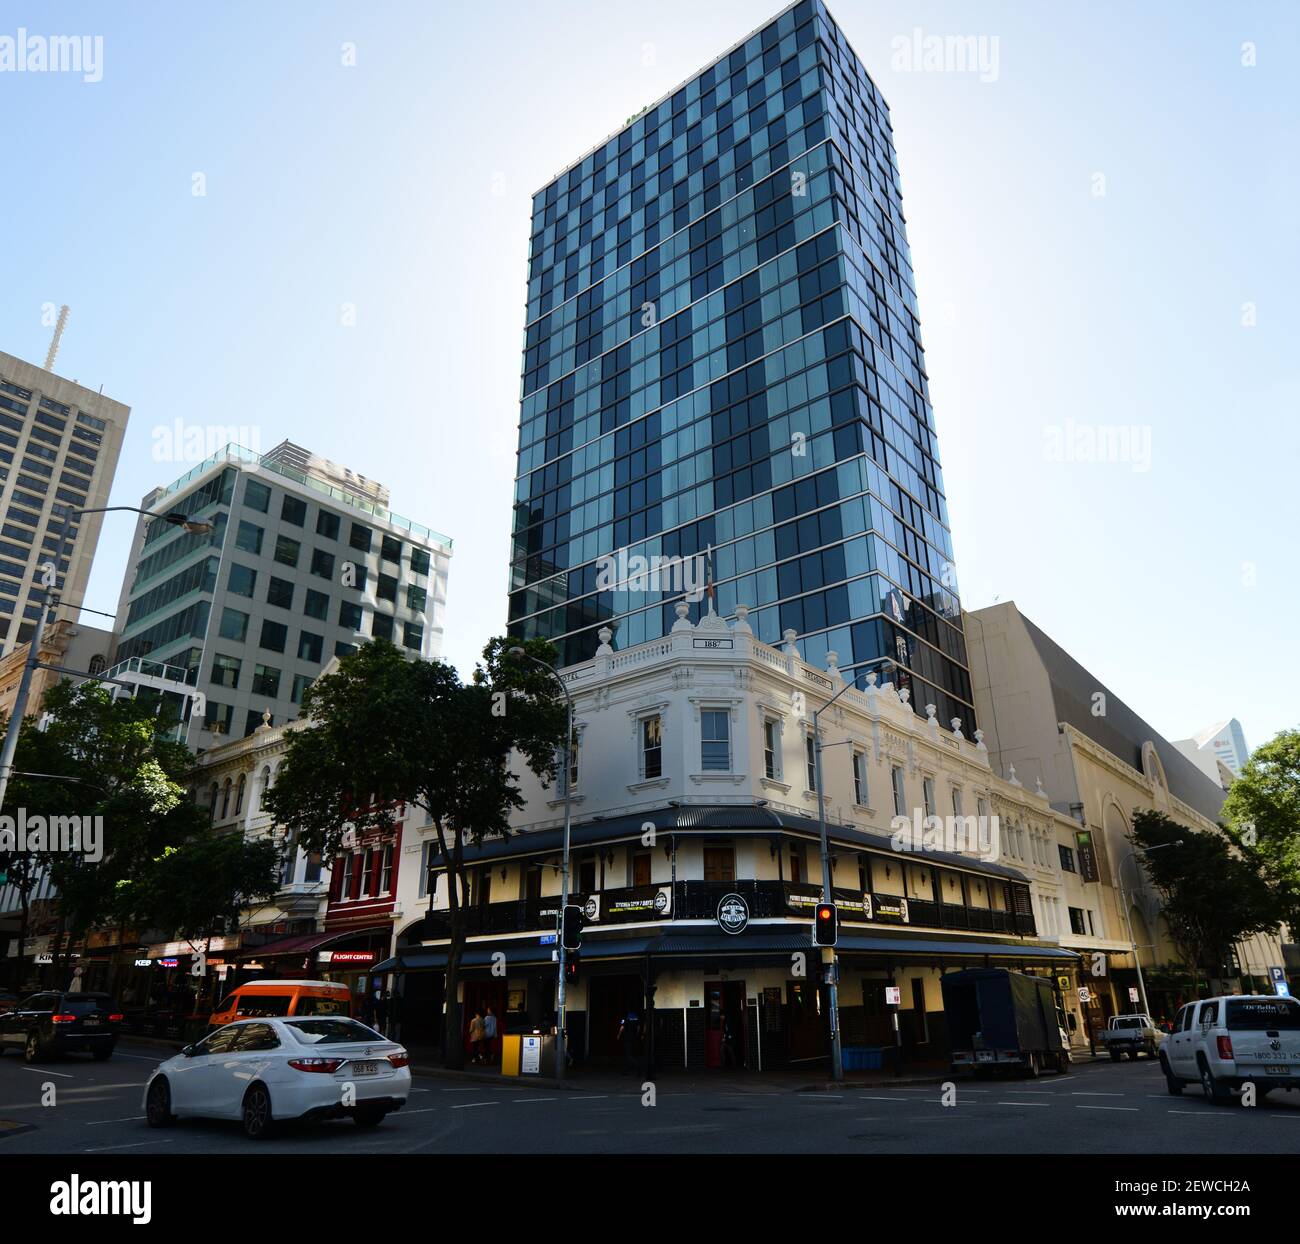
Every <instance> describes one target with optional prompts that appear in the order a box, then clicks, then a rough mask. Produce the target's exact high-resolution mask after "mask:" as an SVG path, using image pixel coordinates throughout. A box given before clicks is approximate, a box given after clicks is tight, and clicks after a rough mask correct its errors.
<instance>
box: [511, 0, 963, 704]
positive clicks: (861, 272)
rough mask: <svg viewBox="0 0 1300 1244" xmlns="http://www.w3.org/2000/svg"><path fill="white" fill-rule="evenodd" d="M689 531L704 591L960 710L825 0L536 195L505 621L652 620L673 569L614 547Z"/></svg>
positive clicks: (928, 461)
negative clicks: (703, 562)
mask: <svg viewBox="0 0 1300 1244" xmlns="http://www.w3.org/2000/svg"><path fill="white" fill-rule="evenodd" d="M706 549H711V550H712V574H713V578H714V580H715V583H716V593H717V595H716V602H717V610H718V612H719V613H721V614H724V615H725V614H729V613H731V612H732V611H733V610H734V608H735V606H736V605H737V604H745V605H748V606H749V607H750V609H751V613H750V623H751V625H753V626H754V628H755V631H756V633H757V634H758V636H759V637H760V638H761V639H762V640H764V641H766V642H768V643H773V644H775V643H780V642H781V641H782V636H783V634H784V633H785V632H786V631H787V630H788V629H793V630H794V631H795V632H797V635H798V639H797V644H798V647H799V650H800V653H801V655H802V656H803V657H804V659H805V660H807V661H810V662H813V663H815V664H821V663H823V662H824V661H825V658H826V653H827V651H828V650H834V651H836V652H837V653H838V654H839V664H840V667H841V669H843V670H845V671H846V675H847V674H848V671H850V670H852V669H858V670H861V669H862V668H864V667H865V666H867V665H868V664H870V665H871V667H872V668H876V669H880V670H881V672H882V675H883V677H882V680H883V678H884V677H887V678H892V679H893V680H895V681H896V682H899V683H902V684H905V685H908V686H910V688H911V691H912V702H913V704H914V705H915V706H916V707H917V710H918V711H923V707H924V705H926V704H934V705H936V707H937V710H938V716H939V719H940V720H941V721H942V722H944V723H945V724H946V723H947V721H948V720H949V719H950V718H952V717H961V718H962V719H963V721H964V722H965V723H966V724H967V728H968V729H970V728H971V727H973V725H974V718H975V714H974V709H973V707H972V697H971V688H970V677H969V674H968V671H967V661H966V648H965V642H964V638H963V634H962V623H961V610H960V606H959V604H958V598H957V590H956V580H955V576H954V574H953V571H952V545H951V540H950V537H949V532H948V519H947V507H946V504H945V500H944V488H943V475H942V472H941V470H940V466H939V458H938V450H937V445H936V438H935V431H934V421H933V417H932V413H931V409H930V403H929V397H928V383H927V379H926V374H925V360H924V355H923V353H922V349H921V339H920V327H919V319H918V312H917V303H916V295H915V291H914V282H913V276H912V265H911V255H910V252H909V250H908V245H907V236H906V229H905V224H904V219H903V211H902V195H901V192H900V189H899V177H898V168H897V163H896V159H895V154H894V146H893V139H892V129H891V125H890V120H889V110H888V108H887V106H886V104H885V101H884V99H883V98H882V97H881V95H880V92H879V91H878V90H877V89H876V86H875V84H874V83H873V82H872V81H871V79H870V78H869V77H868V75H867V72H866V70H865V69H864V68H863V65H862V62H861V61H860V60H858V58H857V56H856V55H855V54H854V52H853V50H852V49H851V48H850V47H849V45H848V43H847V41H846V40H845V38H844V36H843V34H841V32H840V30H839V27H838V26H837V25H836V24H835V21H834V19H833V18H832V17H831V16H830V14H829V12H828V11H827V9H826V8H825V6H824V5H823V4H822V3H820V0H802V2H801V3H798V4H794V5H792V6H790V7H789V8H787V9H785V10H784V11H783V12H781V13H780V14H779V15H778V16H777V17H776V18H774V19H773V20H772V21H771V22H770V23H768V24H767V25H766V26H764V27H763V28H762V29H761V30H759V31H757V32H756V33H754V34H753V35H751V36H750V37H749V38H747V39H746V40H744V42H742V43H739V44H737V45H736V46H735V47H734V48H733V49H731V51H729V52H728V53H726V54H725V55H723V56H722V57H720V58H719V59H718V60H716V61H714V62H713V64H711V65H709V66H708V67H707V68H706V69H705V70H704V71H703V72H702V73H700V74H699V75H698V76H696V77H694V78H692V79H691V80H690V81H689V82H687V83H685V84H684V85H682V86H681V87H679V88H678V89H677V90H675V91H674V92H673V93H672V94H670V95H668V96H665V97H664V98H663V99H662V100H660V101H659V102H658V103H656V104H653V105H651V106H649V107H647V108H646V109H644V110H643V111H642V112H641V113H640V114H638V115H637V116H636V117H635V118H633V119H631V120H630V121H629V122H628V124H627V125H626V126H625V127H624V128H623V129H622V130H620V131H619V132H618V133H617V134H615V135H614V136H613V137H611V138H609V139H608V140H606V141H605V142H603V143H601V144H600V145H599V146H597V147H596V148H595V149H593V150H592V151H590V152H589V153H588V154H587V155H585V156H584V157H583V158H582V159H581V160H579V161H578V162H577V163H575V164H573V165H571V166H570V167H569V168H568V169H566V170H565V171H564V172H562V173H561V174H560V175H559V176H557V177H556V178H555V180H553V181H552V182H551V183H550V184H549V185H547V186H546V187H544V188H543V189H542V190H540V191H539V192H538V193H537V194H536V195H535V197H534V199H533V219H532V245H531V251H530V266H529V283H528V308H527V329H526V340H525V346H524V359H523V385H522V400H521V412H520V429H519V465H518V478H517V483H516V490H515V519H514V535H513V543H512V559H511V566H510V591H511V595H510V631H511V634H512V635H515V636H522V637H533V636H545V637H547V638H549V639H551V640H552V641H553V642H555V643H556V644H557V646H558V647H559V648H560V653H561V662H562V664H566V665H568V664H573V663H576V662H579V661H582V660H585V659H587V658H589V657H590V656H591V655H592V653H593V652H594V651H595V648H596V646H597V644H598V642H599V641H598V639H597V632H598V631H599V630H600V628H601V627H603V626H609V627H610V628H611V629H612V630H613V631H614V632H615V638H614V641H613V643H614V646H615V647H616V648H627V647H630V646H632V645H634V644H638V643H642V642H644V641H646V640H651V639H655V638H657V637H659V636H660V635H663V634H666V633H667V631H668V630H669V628H670V627H671V625H672V623H673V621H674V620H675V613H674V606H675V605H676V604H677V603H678V602H679V601H680V600H681V599H682V598H683V594H684V593H683V585H682V583H681V582H680V581H679V580H676V579H673V578H672V577H670V576H664V577H663V578H661V579H655V580H651V581H650V582H649V584H647V583H646V581H644V580H640V579H636V578H632V579H626V578H620V577H617V576H615V577H613V578H612V579H611V576H610V574H609V572H608V569H609V562H608V559H610V558H611V557H614V556H617V555H619V554H620V553H623V554H625V555H627V556H628V557H645V558H648V559H649V558H655V557H660V558H697V557H698V556H699V555H702V554H704V553H705V550H706ZM634 564H635V563H634ZM647 586H648V587H649V588H650V589H652V590H646V588H647ZM701 608H707V605H706V604H704V603H703V602H702V601H699V600H698V599H697V600H695V601H693V602H692V603H691V617H692V618H697V617H698V615H699V611H700V609H701ZM850 676H851V675H850Z"/></svg>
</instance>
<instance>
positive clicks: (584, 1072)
mask: <svg viewBox="0 0 1300 1244" xmlns="http://www.w3.org/2000/svg"><path fill="white" fill-rule="evenodd" d="M411 1074H412V1075H417V1076H427V1077H429V1078H431V1079H440V1080H454V1081H459V1082H461V1083H465V1084H487V1085H493V1086H496V1087H498V1088H500V1087H502V1086H510V1087H528V1086H529V1085H539V1086H541V1087H544V1088H548V1089H567V1090H569V1091H571V1092H576V1093H589V1092H593V1091H599V1092H608V1093H615V1092H617V1093H629V1094H630V1093H638V1092H640V1089H641V1084H642V1083H643V1080H642V1073H641V1072H637V1073H636V1074H629V1075H619V1074H618V1073H617V1072H614V1071H610V1070H608V1069H606V1068H584V1067H577V1068H574V1069H572V1070H571V1071H570V1072H569V1074H568V1076H567V1077H566V1078H565V1079H563V1080H557V1079H556V1078H555V1077H554V1076H533V1075H529V1076H506V1075H502V1074H501V1072H500V1071H499V1070H498V1069H496V1068H491V1067H466V1068H464V1069H462V1070H459V1071H453V1070H451V1069H449V1068H446V1067H442V1066H439V1065H438V1064H437V1063H431V1062H423V1061H421V1062H412V1063H411ZM950 1078H951V1077H950V1075H949V1073H948V1072H947V1071H940V1070H938V1069H932V1068H919V1067H918V1068H916V1069H915V1070H909V1071H906V1072H904V1074H902V1075H898V1076H895V1075H888V1074H886V1073H882V1072H878V1071H850V1072H846V1073H845V1075H844V1079H843V1081H841V1082H840V1083H839V1084H836V1083H834V1082H833V1081H832V1080H830V1079H828V1078H826V1077H825V1076H824V1075H819V1074H818V1073H817V1072H815V1071H703V1070H698V1069H687V1070H684V1071H683V1070H677V1069H673V1070H661V1071H659V1072H658V1073H657V1074H656V1075H655V1077H654V1083H655V1084H656V1086H658V1087H659V1088H663V1089H666V1090H672V1091H682V1092H690V1091H695V1090H700V1091H704V1092H708V1091H713V1092H716V1091H719V1090H725V1091H726V1092H732V1093H756V1094H765V1093H828V1092H831V1093H833V1092H840V1091H842V1090H845V1089H867V1088H888V1087H890V1086H894V1087H899V1086H904V1085H907V1086H914V1085H923V1084H941V1083H942V1082H943V1081H944V1080H947V1079H950Z"/></svg>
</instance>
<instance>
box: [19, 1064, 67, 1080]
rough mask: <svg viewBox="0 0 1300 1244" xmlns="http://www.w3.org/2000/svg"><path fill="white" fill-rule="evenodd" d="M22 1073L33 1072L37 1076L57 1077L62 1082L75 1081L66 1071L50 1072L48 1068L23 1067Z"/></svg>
mask: <svg viewBox="0 0 1300 1244" xmlns="http://www.w3.org/2000/svg"><path fill="white" fill-rule="evenodd" d="M23 1070H24V1071H34V1072H35V1073H36V1074H37V1075H38V1076H59V1077H60V1078H61V1079H64V1080H75V1079H76V1078H77V1077H76V1076H74V1075H69V1074H68V1073H67V1072H66V1071H51V1070H50V1069H49V1068H48V1067H24V1068H23Z"/></svg>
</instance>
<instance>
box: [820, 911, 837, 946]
mask: <svg viewBox="0 0 1300 1244" xmlns="http://www.w3.org/2000/svg"><path fill="white" fill-rule="evenodd" d="M839 924H840V919H839V912H838V910H837V909H836V907H835V904H834V903H818V904H817V914H816V916H815V917H814V919H813V945H814V946H834V945H835V942H836V939H837V938H838V937H839Z"/></svg>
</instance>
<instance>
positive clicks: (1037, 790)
mask: <svg viewBox="0 0 1300 1244" xmlns="http://www.w3.org/2000/svg"><path fill="white" fill-rule="evenodd" d="M1034 794H1036V795H1041V796H1042V797H1043V798H1044V799H1046V798H1047V792H1046V791H1045V790H1044V789H1043V775H1042V774H1041V773H1040V774H1039V775H1038V776H1037V777H1036V778H1035V779H1034Z"/></svg>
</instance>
